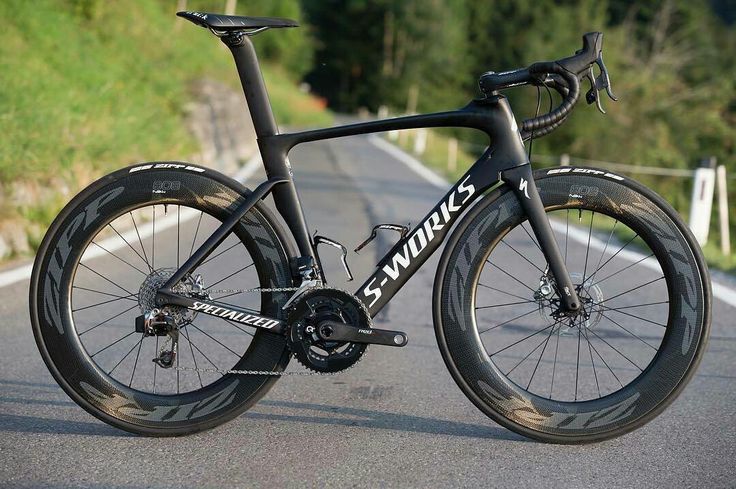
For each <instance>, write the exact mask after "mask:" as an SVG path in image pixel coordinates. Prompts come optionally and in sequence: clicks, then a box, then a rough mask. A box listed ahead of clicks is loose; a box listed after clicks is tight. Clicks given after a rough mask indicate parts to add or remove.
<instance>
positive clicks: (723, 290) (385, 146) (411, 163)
mask: <svg viewBox="0 0 736 489" xmlns="http://www.w3.org/2000/svg"><path fill="white" fill-rule="evenodd" d="M368 140H369V141H370V142H371V143H373V145H374V146H376V147H377V148H379V149H381V150H384V151H385V152H386V153H388V154H390V155H391V156H394V157H395V158H396V159H397V160H399V161H401V162H402V163H404V164H405V165H406V166H407V167H409V168H410V169H411V170H413V171H414V172H415V173H416V174H417V175H419V176H420V177H422V178H424V179H425V180H427V181H428V182H429V183H431V184H432V185H434V186H435V187H438V188H441V189H443V190H447V188H449V186H450V183H449V182H448V181H447V180H445V179H444V178H443V177H441V176H439V175H437V174H436V173H434V172H433V171H431V170H430V169H428V168H427V167H426V166H424V164H423V163H422V162H421V161H419V160H417V159H416V158H414V157H413V156H411V155H410V154H408V153H407V152H405V151H404V150H402V149H401V148H399V147H397V146H394V145H393V144H391V143H389V142H388V141H386V140H385V139H381V138H380V137H378V136H369V137H368ZM551 225H552V228H553V229H554V230H556V231H558V232H563V231H564V228H565V226H564V225H562V224H561V223H559V222H554V221H552V222H551ZM569 236H570V238H572V239H574V240H575V241H578V242H579V243H583V244H586V243H587V242H588V233H584V232H582V231H580V230H575V229H571V230H570V235H569ZM590 246H591V247H593V248H595V249H597V250H599V251H603V249H604V248H605V243H604V242H603V241H601V240H600V239H598V238H595V237H592V238H591V240H590ZM618 256H620V257H622V258H626V259H627V260H630V261H631V262H636V261H638V260H641V259H642V258H644V257H645V255H643V254H641V253H639V252H637V251H633V250H623V251H622V252H620V253H619V255H618ZM641 265H644V266H645V267H647V268H651V269H654V270H661V268H660V266H659V263H658V262H657V261H656V260H655V259H654V258H648V259H646V260H644V261H642V262H641ZM711 283H712V285H713V296H714V297H716V298H717V299H720V300H722V301H723V302H725V303H726V304H728V305H730V306H732V307H736V290H734V289H732V288H731V287H728V286H727V285H724V284H720V283H718V282H715V281H712V280H711Z"/></svg>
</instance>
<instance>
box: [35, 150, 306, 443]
mask: <svg viewBox="0 0 736 489" xmlns="http://www.w3.org/2000/svg"><path fill="white" fill-rule="evenodd" d="M248 193H249V191H248V190H247V189H246V188H245V187H243V186H242V185H240V184H239V183H237V182H235V181H234V180H232V179H229V178H227V177H225V176H223V175H221V174H219V173H217V172H215V171H213V170H211V169H207V168H202V167H198V166H194V165H188V164H181V163H151V164H147V165H136V166H134V167H130V168H126V169H122V170H120V171H117V172H115V173H112V174H110V175H107V176H105V177H103V178H101V179H99V180H98V181H96V182H94V183H93V184H91V185H90V186H89V187H88V188H86V189H85V190H84V191H82V192H81V193H80V194H79V195H77V196H76V197H75V198H74V199H73V200H72V201H71V202H70V203H69V204H68V205H67V206H66V207H65V208H64V209H63V211H62V212H61V213H60V214H59V216H58V217H57V218H56V220H55V221H54V222H53V224H52V225H51V227H50V229H49V231H48V232H47V234H46V236H45V238H44V240H43V242H42V244H41V246H40V249H39V251H38V254H37V257H36V261H35V263H34V268H33V274H32V278H31V286H30V313H31V322H32V326H33V333H34V336H35V338H36V343H37V345H38V348H39V350H40V352H41V355H42V357H43V359H44V361H45V362H46V365H47V366H48V368H49V370H50V371H51V373H52V375H53V376H54V378H55V379H56V381H57V382H58V383H59V385H60V386H61V387H62V388H63V389H64V391H65V392H66V393H67V394H68V395H69V396H70V397H71V398H72V399H73V400H74V401H75V402H76V403H77V404H79V405H80V406H81V407H83V408H84V409H85V410H87V411H88V412H89V413H90V414H92V415H94V416H96V417H97V418H99V419H101V420H102V421H104V422H106V423H108V424H110V425H113V426H115V427H118V428H120V429H123V430H126V431H129V432H133V433H138V434H142V435H149V436H177V435H186V434H190V433H195V432H198V431H202V430H206V429H210V428H213V427H215V426H218V425H220V424H222V423H224V422H226V421H228V420H231V419H232V418H234V417H236V416H238V415H239V414H240V413H242V412H243V411H245V410H246V409H248V408H249V407H250V406H252V405H253V404H255V403H256V402H257V401H258V400H259V399H260V398H261V397H262V396H263V395H264V394H265V393H266V392H267V391H268V390H269V389H270V388H271V386H272V385H273V384H274V383H275V381H276V380H277V378H278V377H276V376H267V375H260V376H259V375H232V374H226V375H222V374H220V373H216V372H213V373H210V374H204V375H214V376H215V377H216V379H215V380H212V382H208V383H207V384H206V385H205V383H204V382H203V379H202V377H201V375H203V374H200V373H196V374H195V373H194V372H190V373H189V374H188V375H190V376H192V375H197V376H199V382H198V386H197V387H192V388H191V389H189V390H188V391H187V392H181V393H179V392H180V376H179V372H178V371H177V373H176V392H172V393H169V394H163V388H159V391H160V392H159V391H157V387H156V375H157V374H158V375H160V376H163V375H167V376H169V375H173V374H170V372H169V371H170V370H171V369H168V370H167V371H165V372H164V369H161V368H160V367H157V366H156V365H155V364H153V367H152V368H153V372H154V373H153V389H152V391H151V390H150V388H148V387H146V386H147V385H148V383H149V380H148V377H146V379H145V380H141V379H140V376H139V378H138V379H135V382H136V383H135V384H134V379H133V377H134V376H136V369H137V368H139V367H138V365H139V364H140V365H141V366H146V368H149V369H150V368H151V366H152V362H151V360H152V358H151V357H152V356H153V355H151V354H148V357H147V358H146V354H145V353H143V354H142V353H141V349H142V348H143V346H144V343H143V335H142V334H140V333H135V334H134V335H133V339H136V338H137V337H140V341H139V344H138V345H137V347H138V353H137V354H136V355H135V362H136V363H135V365H134V366H132V375H131V379H130V385H132V386H133V387H131V386H129V385H126V384H128V382H127V378H126V379H125V380H123V381H121V379H120V378H116V376H117V372H119V371H120V370H117V371H115V372H113V373H111V374H108V373H107V372H106V369H103V368H102V367H100V365H98V359H100V358H102V356H103V354H100V355H99V356H98V357H96V358H94V359H93V358H91V357H92V356H94V355H95V354H92V353H91V351H88V350H87V349H88V348H89V344H88V343H89V342H88V341H87V340H88V339H89V338H90V337H92V336H93V334H94V335H101V334H110V331H112V332H114V331H115V330H113V326H114V327H117V328H129V329H118V330H117V331H122V332H127V331H134V321H132V319H131V316H129V315H130V314H132V315H133V316H136V315H139V314H141V311H138V310H137V309H138V307H139V302H140V299H139V296H140V295H142V294H140V293H139V294H131V295H130V296H126V297H123V296H124V295H125V294H123V293H122V292H121V293H120V294H116V293H115V290H114V289H113V291H112V292H110V290H107V291H104V292H102V289H94V290H91V289H89V288H87V289H82V290H91V291H92V292H95V293H97V294H104V295H103V296H101V299H104V298H105V297H107V296H111V297H116V296H118V295H119V296H120V297H121V298H122V299H127V300H128V301H131V300H133V301H134V302H128V304H133V310H132V311H130V312H128V313H126V314H128V315H127V316H126V315H123V316H121V317H120V321H121V322H122V325H117V324H116V325H113V324H112V323H117V321H118V320H117V319H116V320H115V321H110V322H108V323H103V324H102V325H97V326H103V327H99V328H97V329H96V331H95V332H94V333H90V334H89V335H87V336H85V337H84V338H83V339H82V338H81V327H80V328H79V329H78V328H77V325H75V318H76V319H77V320H78V319H79V315H81V314H83V313H82V312H80V311H82V310H83V309H87V310H88V311H94V313H95V314H100V316H99V317H104V316H102V313H98V312H97V310H96V309H90V308H94V307H97V309H104V308H106V307H108V306H110V307H112V305H108V304H106V302H105V301H104V300H101V301H100V302H101V303H102V304H103V305H102V306H99V305H97V304H95V305H93V306H89V307H83V308H77V309H74V304H73V303H72V302H73V300H74V301H77V295H74V294H78V293H81V292H79V290H80V287H78V286H77V285H76V283H77V282H75V280H76V279H75V276H76V275H79V276H80V277H82V273H83V272H84V273H86V274H88V275H89V276H90V277H92V278H94V276H93V275H92V274H91V273H90V272H88V271H86V270H85V269H90V270H91V268H90V267H89V266H86V265H84V263H83V264H82V265H84V266H80V265H79V262H80V261H81V258H82V256H83V254H84V256H85V257H86V256H88V255H86V253H89V252H88V251H87V250H88V248H90V249H91V247H92V243H93V239H95V238H96V237H98V236H106V234H104V233H110V234H111V230H110V228H111V227H110V226H108V224H109V223H111V222H112V221H113V220H115V219H123V218H124V217H125V214H126V213H130V219H131V220H132V222H133V224H134V225H135V224H136V223H135V218H134V215H135V214H134V213H136V212H138V211H136V210H135V209H139V208H147V207H146V206H148V207H150V208H151V209H152V218H153V236H154V237H155V236H157V235H158V234H157V233H158V232H159V231H156V225H155V220H156V213H157V212H160V210H161V208H162V207H163V209H164V212H166V213H168V212H169V209H172V211H171V212H176V213H179V214H176V215H177V219H178V220H177V222H176V233H177V236H176V240H177V241H176V260H177V262H178V261H179V260H180V259H181V260H182V261H183V259H184V258H185V257H186V256H185V254H186V253H190V246H189V242H187V243H186V245H184V246H182V244H180V242H179V237H178V233H179V229H180V222H179V220H180V219H181V213H182V212H187V209H186V208H187V207H188V208H191V209H192V210H191V211H188V212H190V213H191V212H197V211H199V223H197V228H196V230H197V232H195V233H194V238H193V239H192V240H191V241H192V243H191V247H192V249H193V248H194V244H195V241H197V244H198V245H199V244H201V242H203V241H204V239H206V238H207V237H208V236H207V235H198V233H199V232H200V225H202V221H203V216H204V218H205V219H209V220H212V222H213V223H214V224H213V226H214V225H217V221H223V220H225V219H226V218H227V217H228V216H229V215H230V213H231V212H232V210H233V209H234V208H235V207H237V206H238V205H239V204H240V203H241V202H242V201H243V200H244V196H246V195H248ZM162 204H165V206H162ZM182 209H184V211H182ZM174 210H175V211H174ZM141 212H142V211H141ZM167 215H168V214H167ZM115 222H117V221H115ZM159 222H160V221H159ZM194 222H196V221H195V220H194V219H192V227H193V225H194ZM138 224H139V225H141V226H142V224H141V223H140V222H139V223H138ZM112 227H113V228H114V226H112ZM161 227H162V226H161V225H159V229H160V228H161ZM113 230H116V229H113ZM116 232H117V231H116ZM128 232H130V233H132V232H133V231H132V229H131V230H130V231H128ZM135 232H136V233H139V228H138V227H135ZM168 233H169V239H168V240H167V239H164V240H163V242H162V241H161V238H159V243H161V244H160V245H159V247H161V246H164V245H165V244H166V245H168V243H169V242H173V240H174V232H173V227H172V228H171V231H169V232H168ZM139 234H140V233H139ZM123 235H124V233H123ZM144 235H145V233H144ZM121 238H123V236H121ZM98 239H102V238H98ZM146 239H148V238H146ZM198 239H200V241H198ZM228 239H232V240H234V241H235V243H236V245H237V244H238V242H240V243H242V245H243V246H242V247H241V246H236V245H233V246H234V250H235V252H237V253H246V254H248V255H249V256H250V258H251V259H252V260H253V263H254V266H251V267H250V270H253V269H255V272H254V273H255V276H254V278H253V280H254V281H255V282H256V283H252V284H243V285H247V286H249V287H258V286H260V287H291V286H292V285H293V283H292V279H291V273H290V269H289V258H290V257H291V256H293V253H292V251H291V248H290V242H289V241H288V239H287V238H285V234H284V233H283V231H282V229H281V228H280V226H279V225H278V222H277V221H276V220H275V219H273V217H272V216H271V215H270V213H269V212H268V210H267V209H266V208H265V207H264V206H262V205H260V204H258V205H256V206H255V207H254V208H253V209H252V210H251V211H250V212H249V213H248V214H247V215H246V216H245V217H244V218H243V219H242V220H241V221H240V223H239V224H238V225H237V226H236V228H235V229H234V230H233V234H231V235H230V236H229V238H228ZM138 240H139V241H140V246H139V245H138V244H137V242H132V244H131V243H128V246H130V249H127V248H125V251H127V252H129V258H125V257H122V258H121V257H120V255H119V253H120V252H112V253H110V251H109V250H107V249H106V251H107V252H108V253H109V254H110V255H117V260H116V259H115V258H113V257H110V256H107V255H106V257H107V258H108V260H107V261H105V262H104V263H103V264H102V267H104V268H99V270H102V273H100V272H99V271H98V269H95V270H94V271H95V273H97V274H99V275H100V276H105V277H106V280H107V282H109V283H108V284H107V285H108V286H110V287H113V286H115V287H118V289H123V287H122V285H125V284H124V283H122V282H119V280H122V278H120V275H119V274H117V273H116V272H115V270H116V268H115V267H116V266H120V267H127V266H128V265H129V266H130V267H132V268H130V276H133V274H135V273H138V272H141V273H143V274H144V275H145V274H146V273H147V272H149V271H151V273H153V272H152V270H154V268H156V266H155V265H154V266H153V267H151V266H150V264H149V258H148V255H147V256H146V258H145V260H144V258H143V257H142V256H141V255H142V254H143V255H146V248H147V246H148V245H144V241H145V240H143V239H141V237H140V235H139V236H138ZM95 243H97V242H96V241H95ZM153 243H154V247H155V246H156V242H155V241H153ZM221 246H223V245H221ZM96 247H98V248H102V247H101V246H100V245H99V243H98V244H97V246H96ZM218 249H219V248H218ZM139 250H140V251H139ZM180 250H182V251H181V254H182V257H181V258H180V257H179V253H180ZM141 251H142V253H141ZM133 252H135V254H134V253H133ZM148 253H151V249H150V247H149V248H148ZM136 254H137V255H138V258H140V261H136V260H138V258H137V257H135V255H136ZM160 255H161V252H160V251H159V256H160ZM89 256H92V255H89ZM211 256H213V255H211ZM225 256H231V255H225ZM155 257H156V250H155V248H154V250H153V260H155V259H156V258H155ZM85 259H86V258H85ZM96 260H100V259H99V258H96ZM87 263H92V264H93V265H94V264H95V263H97V262H95V261H92V262H87ZM126 263H127V265H126ZM154 263H155V261H154ZM94 266H95V267H97V265H94ZM202 266H204V265H202ZM227 266H231V267H233V268H231V269H236V268H235V267H236V266H237V263H228V264H227ZM146 267H148V268H146ZM134 268H135V269H136V270H138V271H134V270H133V269H134ZM251 273H252V272H251ZM85 277H86V275H85V276H83V277H82V278H85ZM126 277H127V276H126ZM140 277H141V280H142V277H143V275H141V276H140ZM110 279H111V280H110ZM147 279H148V278H147V277H146V280H147ZM88 280H91V279H88ZM100 280H101V279H100ZM126 280H127V278H126ZM107 282H106V283H107ZM110 284H112V285H110ZM205 285H207V284H206V283H205ZM125 290H132V289H129V287H128V286H127V285H125ZM136 290H137V289H136ZM141 290H143V289H141ZM251 295H254V296H255V298H252V299H249V300H252V301H255V303H256V305H255V306H254V307H260V312H261V313H262V314H264V315H270V316H273V317H282V311H281V307H280V305H281V304H282V303H283V302H284V301H285V300H286V298H288V295H287V294H285V293H283V292H275V293H267V292H264V293H261V294H251ZM73 297H74V299H73ZM116 300H118V299H114V298H113V299H109V302H110V303H113V304H114V303H115V301H116ZM123 302H125V301H123ZM126 305H127V304H126ZM140 307H142V306H140ZM85 314H86V312H85ZM203 318H204V319H212V318H211V317H209V316H202V317H200V320H204V319H203ZM97 326H96V327H97ZM105 328H108V329H109V331H107V332H106V331H105ZM192 328H193V327H190V328H188V329H190V330H191V332H190V333H189V334H193V333H194V330H193V329H192ZM238 329H242V328H238ZM243 331H244V332H245V330H243ZM84 332H86V330H85V331H84ZM198 334H199V333H198ZM238 334H240V333H238ZM251 334H252V338H251V336H249V335H251ZM242 336H243V337H244V338H246V337H247V339H245V340H242V341H243V342H246V341H247V344H244V346H243V349H241V350H239V351H240V352H242V357H240V358H239V359H238V357H237V356H235V357H234V358H235V361H232V360H231V363H229V364H227V365H225V367H229V368H235V369H247V370H258V371H273V372H279V371H283V370H284V369H285V368H286V365H287V363H288V361H289V354H288V351H287V347H286V339H285V337H284V336H282V335H275V334H271V333H268V332H265V331H263V330H261V329H257V330H256V329H251V330H249V331H248V335H245V334H243V335H242ZM202 337H203V338H204V336H202ZM210 337H212V338H214V339H215V341H217V338H215V337H214V336H213V335H212V334H211V333H210ZM190 338H191V336H189V335H187V341H189V342H190V346H187V345H186V343H183V339H182V342H181V346H180V353H179V356H178V357H181V356H183V355H186V354H188V353H189V352H188V350H189V349H191V356H192V360H193V361H194V363H195V364H196V356H195V350H194V348H192V346H191V344H192V343H193V339H190ZM153 339H154V337H147V339H146V343H145V347H146V349H148V350H151V351H154V352H157V351H158V349H159V337H158V336H156V337H155V341H156V344H155V347H154V346H152V342H153ZM161 339H162V340H163V339H164V338H161ZM235 340H237V341H233V342H231V341H220V342H219V343H220V344H221V345H222V346H224V347H225V348H228V349H230V350H231V351H232V352H233V353H236V354H239V353H238V352H237V351H233V348H234V349H236V350H237V349H238V347H237V346H234V345H236V344H240V343H238V341H241V340H240V339H239V338H235ZM90 341H91V340H90ZM95 341H102V340H97V339H95ZM125 341H129V340H125ZM149 342H151V345H149ZM122 344H123V342H122V341H121V343H120V345H122ZM195 348H196V346H195ZM146 349H144V350H145V351H148V350H146ZM182 350H184V351H182ZM131 351H132V350H131ZM203 351H204V350H200V352H203ZM223 351H224V350H223ZM97 353H100V352H97ZM97 353H96V354H97ZM225 353H227V352H225ZM106 354H107V352H106V353H105V355H106ZM133 354H135V351H133V353H132V354H131V357H132V355H133ZM203 354H204V353H203ZM227 354H228V355H231V353H227ZM139 357H141V358H139ZM178 357H177V358H178ZM127 358H130V357H126V358H123V360H125V362H126V365H127V364H128V363H129V362H132V359H130V360H128V359H127ZM123 360H121V362H122V361H123ZM100 362H102V360H100ZM200 362H201V363H202V365H200V366H207V367H210V368H211V367H212V365H209V364H204V360H202V357H201V356H200ZM177 365H178V364H177ZM213 365H215V366H216V367H220V366H219V365H218V364H217V363H216V362H215V363H213ZM116 367H117V365H116ZM121 368H122V367H121ZM126 368H128V369H130V366H129V365H127V366H126ZM112 370H115V369H114V368H113V369H112ZM162 372H163V373H162ZM182 375H184V373H182ZM160 379H163V377H160ZM193 382H195V380H192V383H193ZM138 384H140V385H143V387H140V388H136V386H137V385H138ZM172 385H173V384H172ZM172 389H173V387H172Z"/></svg>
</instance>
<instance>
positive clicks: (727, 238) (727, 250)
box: [716, 165, 731, 256]
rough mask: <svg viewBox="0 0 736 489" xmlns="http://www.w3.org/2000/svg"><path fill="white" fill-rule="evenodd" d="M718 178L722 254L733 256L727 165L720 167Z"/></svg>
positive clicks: (717, 171)
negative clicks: (729, 226)
mask: <svg viewBox="0 0 736 489" xmlns="http://www.w3.org/2000/svg"><path fill="white" fill-rule="evenodd" d="M716 177H717V178H716V180H718V222H719V223H720V231H721V253H723V254H724V255H726V256H728V255H730V254H731V234H730V232H729V229H728V225H729V221H728V193H727V189H726V166H725V165H718V168H717V169H716Z"/></svg>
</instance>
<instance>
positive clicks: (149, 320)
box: [135, 309, 179, 368]
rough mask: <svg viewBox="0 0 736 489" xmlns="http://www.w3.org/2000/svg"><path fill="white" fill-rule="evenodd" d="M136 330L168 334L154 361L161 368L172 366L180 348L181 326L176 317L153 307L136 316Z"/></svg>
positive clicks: (152, 333) (145, 334) (157, 334)
mask: <svg viewBox="0 0 736 489" xmlns="http://www.w3.org/2000/svg"><path fill="white" fill-rule="evenodd" d="M135 329H136V332H138V333H143V336H166V337H168V338H167V340H166V342H165V343H164V346H163V347H162V348H161V350H160V351H159V352H158V356H157V357H155V358H154V359H152V362H153V363H155V364H156V365H158V366H159V367H161V368H171V367H173V366H174V363H175V361H176V354H177V351H178V349H179V327H178V325H177V324H176V321H174V318H173V317H171V316H170V315H169V314H166V313H164V312H163V311H161V310H160V309H153V310H151V311H150V312H148V313H146V314H145V315H143V316H139V317H138V318H136V325H135Z"/></svg>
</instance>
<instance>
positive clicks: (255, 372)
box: [172, 366, 353, 377]
mask: <svg viewBox="0 0 736 489" xmlns="http://www.w3.org/2000/svg"><path fill="white" fill-rule="evenodd" d="M172 368H174V369H175V370H187V371H190V372H201V373H204V372H209V373H215V374H223V375H225V374H235V375H267V376H269V377H286V376H290V375H297V376H305V377H306V376H313V375H321V376H332V375H337V374H340V373H343V372H345V371H346V370H349V369H351V368H353V366H350V367H348V368H346V369H343V370H340V371H338V372H310V371H303V372H302V371H298V372H273V371H271V370H236V369H229V370H225V369H219V368H193V367H172Z"/></svg>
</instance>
